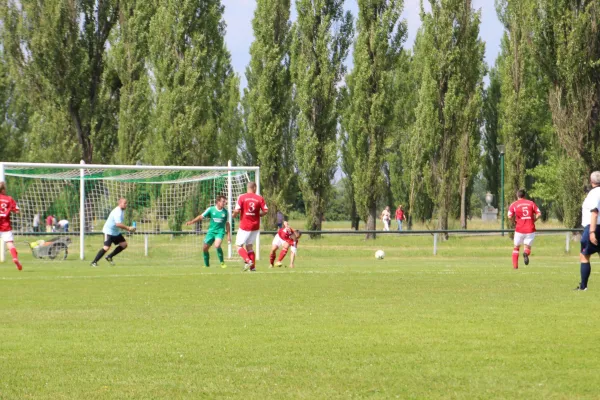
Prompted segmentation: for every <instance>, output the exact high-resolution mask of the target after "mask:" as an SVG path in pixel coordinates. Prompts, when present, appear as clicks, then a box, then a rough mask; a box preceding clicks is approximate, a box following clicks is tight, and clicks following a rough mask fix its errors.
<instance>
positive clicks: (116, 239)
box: [104, 233, 126, 247]
mask: <svg viewBox="0 0 600 400" xmlns="http://www.w3.org/2000/svg"><path fill="white" fill-rule="evenodd" d="M123 242H126V240H125V238H124V237H123V235H122V234H120V233H119V234H118V235H117V236H113V235H107V234H106V233H105V234H104V245H105V246H108V247H110V246H111V245H113V244H115V245H120V244H121V243H123Z"/></svg>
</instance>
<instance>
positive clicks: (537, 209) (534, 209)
mask: <svg viewBox="0 0 600 400" xmlns="http://www.w3.org/2000/svg"><path fill="white" fill-rule="evenodd" d="M533 212H534V213H536V214H537V215H542V212H541V211H540V208H539V207H538V206H537V204H535V203H533Z"/></svg>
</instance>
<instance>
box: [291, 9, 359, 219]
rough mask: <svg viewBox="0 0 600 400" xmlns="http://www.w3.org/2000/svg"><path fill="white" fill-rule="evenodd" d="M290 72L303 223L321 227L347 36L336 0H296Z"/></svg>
mask: <svg viewBox="0 0 600 400" xmlns="http://www.w3.org/2000/svg"><path fill="white" fill-rule="evenodd" d="M296 9H297V11H298V19H297V21H296V23H295V24H294V30H293V43H292V69H293V72H292V75H293V82H294V85H295V92H296V93H295V101H296V104H297V107H298V138H297V140H296V152H295V153H296V159H297V164H298V172H299V180H300V188H301V190H302V194H303V196H304V202H305V204H306V212H307V228H308V229H310V230H321V225H322V221H323V216H324V214H325V207H326V205H327V201H328V199H329V197H330V193H331V180H332V179H333V175H334V173H335V168H336V164H337V153H338V152H337V150H338V146H337V143H336V134H337V124H338V120H339V112H340V110H339V105H338V100H339V84H340V82H341V81H342V79H343V77H344V73H345V71H346V67H345V66H344V60H345V59H346V57H347V55H348V50H349V48H350V43H351V41H352V35H353V27H352V15H351V14H350V12H347V13H345V14H344V10H343V1H342V0H298V1H297V2H296Z"/></svg>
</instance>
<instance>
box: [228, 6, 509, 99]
mask: <svg viewBox="0 0 600 400" xmlns="http://www.w3.org/2000/svg"><path fill="white" fill-rule="evenodd" d="M426 3H427V2H426ZM294 4H295V2H294V0H292V19H295V18H296V10H295V5H294ZM223 5H224V6H225V22H226V23H227V36H226V38H225V39H226V41H227V47H228V48H229V51H230V52H231V58H232V63H233V68H234V69H235V71H236V72H237V73H238V74H239V75H240V78H241V81H242V82H241V83H242V87H245V86H246V77H245V70H246V66H247V65H248V63H249V61H250V54H249V51H250V44H251V43H252V40H253V35H252V17H253V16H254V7H255V5H256V2H255V0H223ZM345 6H346V9H348V10H350V11H351V12H352V14H353V15H354V17H355V18H356V17H357V16H358V6H357V3H356V0H346V5H345ZM473 7H474V8H475V9H479V10H481V28H480V35H481V38H482V39H483V40H484V41H485V43H486V45H485V60H486V62H487V64H488V65H490V66H491V65H493V64H494V61H495V60H496V57H497V55H498V52H499V51H500V40H501V39H502V33H503V26H502V24H501V23H500V21H498V17H497V16H496V8H495V6H494V0H473ZM403 18H404V19H406V21H407V23H408V40H407V41H406V47H412V45H413V43H414V41H415V36H416V33H417V30H418V29H419V26H420V25H421V21H420V19H419V0H405V2H404V14H403ZM350 57H351V56H350ZM350 57H349V59H348V60H347V63H348V65H350V64H351V62H352V60H351V58H350ZM486 82H487V79H486Z"/></svg>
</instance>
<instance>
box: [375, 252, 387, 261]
mask: <svg viewBox="0 0 600 400" xmlns="http://www.w3.org/2000/svg"><path fill="white" fill-rule="evenodd" d="M383 257H385V253H384V252H383V250H377V251H376V252H375V258H376V259H378V260H383Z"/></svg>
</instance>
